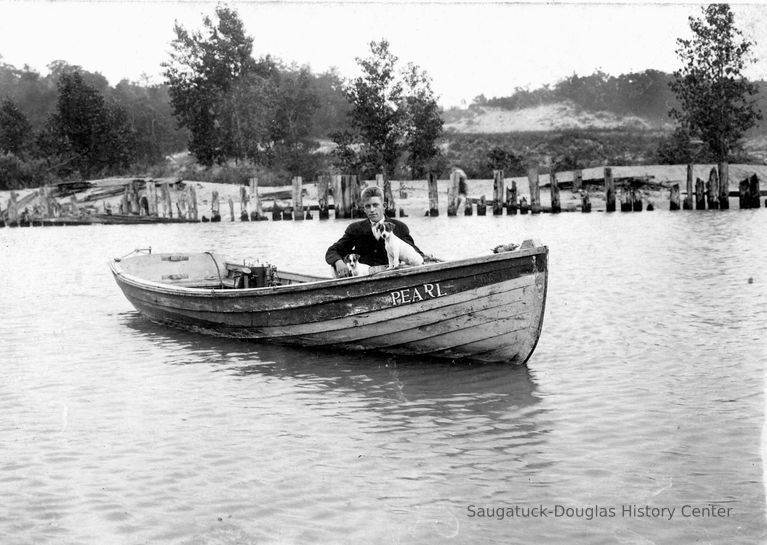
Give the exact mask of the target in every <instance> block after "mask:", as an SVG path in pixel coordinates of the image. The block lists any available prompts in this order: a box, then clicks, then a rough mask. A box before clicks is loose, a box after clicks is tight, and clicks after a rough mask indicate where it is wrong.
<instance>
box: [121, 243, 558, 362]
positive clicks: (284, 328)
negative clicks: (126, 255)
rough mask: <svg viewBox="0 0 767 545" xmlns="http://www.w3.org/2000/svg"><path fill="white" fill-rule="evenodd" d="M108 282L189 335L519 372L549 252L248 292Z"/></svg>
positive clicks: (535, 332)
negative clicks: (466, 362) (508, 365)
mask: <svg viewBox="0 0 767 545" xmlns="http://www.w3.org/2000/svg"><path fill="white" fill-rule="evenodd" d="M145 257H146V256H141V257H138V258H130V259H142V258H145ZM126 261H127V260H126ZM112 272H113V274H114V276H115V279H116V281H117V283H118V285H119V286H120V288H121V289H122V291H123V293H124V294H125V296H126V297H127V298H128V300H129V301H130V302H131V304H132V305H133V306H134V307H135V308H136V309H137V310H138V311H139V312H140V313H142V314H143V315H145V316H146V317H147V318H149V319H150V320H153V321H155V322H159V323H163V324H168V325H172V326H175V327H181V328H183V329H187V330H192V331H199V332H203V333H206V334H212V335H219V336H225V337H236V338H247V339H254V340H258V341H262V342H274V343H282V344H291V345H300V346H311V347H327V348H334V349H342V350H376V351H380V352H385V353H390V354H403V355H427V356H435V357H443V358H452V359H470V360H475V361H487V362H495V361H509V362H519V363H522V362H525V361H527V359H528V358H529V357H530V355H531V354H532V352H533V350H534V348H535V346H536V343H537V341H538V338H539V336H540V332H541V327H542V324H543V315H544V309H545V300H546V290H547V282H548V250H547V249H546V248H545V247H543V246H537V247H533V248H528V249H523V250H517V251H514V252H505V253H502V254H494V255H491V256H485V257H482V258H475V259H469V260H461V261H455V262H446V263H435V264H428V265H424V266H422V267H413V268H408V269H402V270H394V271H385V272H382V273H379V274H376V275H373V276H370V277H357V278H346V279H328V280H320V281H313V282H307V283H298V284H291V285H281V286H272V287H264V288H251V289H220V288H189V287H179V286H174V285H169V284H168V283H162V282H157V281H149V280H146V279H143V278H141V277H140V275H138V274H130V273H128V272H126V271H125V270H124V267H122V266H121V263H120V262H115V263H114V264H112ZM278 275H279V273H278Z"/></svg>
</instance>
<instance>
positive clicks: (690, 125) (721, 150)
mask: <svg viewBox="0 0 767 545" xmlns="http://www.w3.org/2000/svg"><path fill="white" fill-rule="evenodd" d="M689 22H690V29H691V30H692V33H693V36H692V38H691V39H681V38H679V39H677V45H678V49H677V55H678V56H679V58H680V60H681V61H682V63H683V66H682V68H680V69H679V70H677V71H675V72H674V79H673V81H672V82H671V89H672V91H673V92H674V94H675V95H676V97H677V100H678V101H679V104H680V106H679V108H674V109H672V110H671V111H670V115H671V116H672V117H673V118H674V119H676V120H677V121H678V122H679V123H680V125H681V127H682V129H683V130H685V131H687V132H688V133H689V134H690V135H691V136H693V137H698V138H700V139H701V140H703V142H705V143H706V144H707V145H708V148H709V149H710V150H711V152H712V153H713V154H714V156H715V157H716V159H717V160H718V161H726V160H727V156H728V155H729V153H730V152H731V151H732V150H733V149H734V148H735V147H736V146H737V145H738V142H739V140H740V138H741V136H742V135H743V133H744V132H745V131H746V130H748V129H749V128H751V127H753V126H754V125H755V124H756V122H757V120H759V119H761V112H760V111H759V110H758V108H757V107H756V105H755V101H754V100H751V99H750V98H749V97H751V96H753V95H755V94H756V93H757V91H758V88H757V86H756V85H755V84H753V83H750V82H749V81H748V80H747V79H746V78H745V77H744V76H743V75H742V72H743V69H744V68H745V67H746V65H747V64H748V63H750V62H753V59H752V58H751V55H750V52H751V47H752V46H753V43H752V42H751V41H749V40H746V39H743V38H742V33H741V32H740V31H739V30H738V29H737V28H735V21H734V16H733V13H732V11H731V10H730V6H729V5H727V4H711V5H709V6H706V7H704V8H702V18H694V17H690V19H689Z"/></svg>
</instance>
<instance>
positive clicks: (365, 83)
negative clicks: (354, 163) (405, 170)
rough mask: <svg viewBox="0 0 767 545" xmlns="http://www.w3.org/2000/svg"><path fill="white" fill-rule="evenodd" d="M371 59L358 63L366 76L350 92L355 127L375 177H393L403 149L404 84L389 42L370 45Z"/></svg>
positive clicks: (383, 41) (349, 98)
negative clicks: (381, 173)
mask: <svg viewBox="0 0 767 545" xmlns="http://www.w3.org/2000/svg"><path fill="white" fill-rule="evenodd" d="M370 53H371V55H370V57H368V58H365V59H361V58H359V57H357V58H356V59H355V60H356V61H357V64H359V66H360V68H361V69H362V75H361V76H359V77H357V78H356V79H354V80H353V81H352V82H351V84H350V85H349V86H348V87H347V89H346V97H347V99H348V100H349V102H350V103H351V104H352V111H351V120H352V126H353V127H354V128H355V129H356V130H357V132H358V134H359V136H360V138H361V140H362V145H363V150H362V152H363V156H364V160H365V162H366V163H367V165H368V169H369V170H371V171H372V172H373V173H376V172H383V173H384V175H385V176H391V175H392V174H394V171H395V169H396V167H397V162H398V160H399V156H400V153H401V152H402V149H403V137H404V132H405V131H404V125H403V118H404V110H403V109H402V108H401V105H402V101H403V92H402V82H401V81H399V80H398V78H397V73H396V65H397V60H398V59H397V57H396V56H394V55H393V54H392V53H391V51H389V42H388V41H386V40H381V41H380V42H370Z"/></svg>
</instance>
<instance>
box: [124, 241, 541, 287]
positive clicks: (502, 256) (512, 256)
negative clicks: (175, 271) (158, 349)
mask: <svg viewBox="0 0 767 545" xmlns="http://www.w3.org/2000/svg"><path fill="white" fill-rule="evenodd" d="M187 253H189V254H190V255H191V254H198V253H204V252H187ZM147 255H165V254H164V253H159V254H147ZM168 255H178V253H171V254H168ZM536 255H548V247H547V246H545V245H538V244H537V245H536V246H534V247H533V248H525V249H517V250H514V251H510V252H500V253H497V254H490V255H484V256H478V257H470V258H464V259H458V260H454V261H443V262H438V263H428V264H425V265H421V266H418V267H408V268H401V269H394V270H385V271H381V272H379V273H376V274H375V275H370V276H353V277H346V278H326V279H321V280H314V281H309V282H300V283H295V284H286V285H282V286H265V287H260V288H237V289H231V288H197V287H186V286H174V285H172V284H168V283H165V282H156V281H152V280H146V279H144V278H142V277H140V276H136V275H134V274H130V273H127V272H125V271H124V270H122V269H121V267H120V266H119V264H120V262H121V261H122V260H119V259H114V260H112V261H111V262H110V263H109V268H110V269H111V271H112V274H113V275H114V276H115V278H116V279H118V281H119V282H125V283H126V284H129V285H132V286H134V287H136V288H140V289H144V290H148V291H152V292H157V293H164V294H170V295H177V296H195V297H218V298H229V297H232V298H241V297H244V296H268V295H272V294H277V293H292V292H297V293H300V292H305V291H315V290H322V289H325V288H329V287H336V286H347V285H348V286H354V285H355V284H363V283H370V282H377V281H379V280H385V279H393V278H407V277H409V276H413V275H418V274H423V273H433V272H439V271H442V270H450V269H459V268H464V267H467V266H471V265H474V264H480V263H493V262H497V261H506V260H516V259H522V258H525V257H530V256H536ZM140 257H145V256H140ZM126 259H131V258H126ZM545 269H548V263H547V264H546V267H545ZM284 272H285V273H286V274H297V275H301V273H293V272H290V271H284ZM277 275H278V276H279V269H278V272H277ZM302 276H311V275H302Z"/></svg>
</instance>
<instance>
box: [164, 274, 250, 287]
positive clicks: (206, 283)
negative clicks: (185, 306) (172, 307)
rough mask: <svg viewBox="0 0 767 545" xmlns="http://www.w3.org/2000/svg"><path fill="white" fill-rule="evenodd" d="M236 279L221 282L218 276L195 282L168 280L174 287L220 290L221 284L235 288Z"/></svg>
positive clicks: (226, 279)
mask: <svg viewBox="0 0 767 545" xmlns="http://www.w3.org/2000/svg"><path fill="white" fill-rule="evenodd" d="M235 281H236V279H235V278H226V277H222V278H221V279H220V280H219V278H218V276H213V277H210V278H197V279H193V280H170V281H168V280H166V281H165V282H167V283H168V284H172V285H173V286H182V287H185V288H212V289H216V288H220V287H221V284H223V285H224V287H225V288H234V287H236V286H235Z"/></svg>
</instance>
